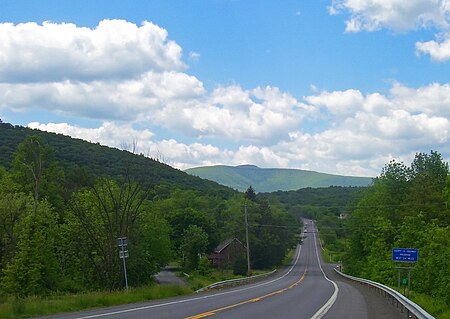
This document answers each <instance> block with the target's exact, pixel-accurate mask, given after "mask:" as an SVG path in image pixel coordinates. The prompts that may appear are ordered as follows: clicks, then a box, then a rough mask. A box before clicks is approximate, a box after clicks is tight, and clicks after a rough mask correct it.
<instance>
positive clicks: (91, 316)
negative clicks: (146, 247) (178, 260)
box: [74, 245, 302, 319]
mask: <svg viewBox="0 0 450 319" xmlns="http://www.w3.org/2000/svg"><path fill="white" fill-rule="evenodd" d="M301 251H302V246H301V245H299V250H298V254H297V258H296V259H295V262H294V263H293V265H292V266H291V268H290V269H289V270H288V272H286V273H285V274H284V275H283V276H281V277H278V278H276V279H273V280H271V281H267V282H264V283H261V284H258V285H255V286H251V287H245V288H240V289H234V290H231V291H225V292H221V293H217V294H213V295H207V296H202V297H195V298H191V299H183V300H178V301H171V302H166V303H162V304H157V305H151V306H143V307H137V308H131V309H124V310H119V311H112V312H105V313H99V314H96V315H90V316H85V317H77V318H74V319H91V318H99V317H106V316H112V315H119V314H123V313H128V312H134V311H140V310H146V309H151V308H157V307H163V306H171V305H176V304H181V303H186V302H191V301H198V300H202V299H209V298H213V297H218V296H223V295H228V294H231V293H235V292H240V291H245V290H249V289H254V288H257V287H261V286H265V285H268V284H271V283H273V282H275V281H278V280H280V279H283V278H284V277H286V276H287V275H289V274H290V273H291V272H292V270H293V269H294V267H295V266H296V265H297V263H298V260H299V259H300V253H301Z"/></svg>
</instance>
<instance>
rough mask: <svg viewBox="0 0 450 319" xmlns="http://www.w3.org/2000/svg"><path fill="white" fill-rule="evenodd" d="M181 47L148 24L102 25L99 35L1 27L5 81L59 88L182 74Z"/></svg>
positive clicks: (69, 27) (1, 77) (64, 27)
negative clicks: (64, 83)
mask: <svg viewBox="0 0 450 319" xmlns="http://www.w3.org/2000/svg"><path fill="white" fill-rule="evenodd" d="M181 54H182V50H181V47H180V46H179V45H178V44H176V43H175V42H173V41H170V40H168V39H167V31H166V30H164V29H162V28H160V27H158V26H156V25H154V24H152V23H151V22H143V23H142V25H141V26H137V25H135V24H134V23H130V22H127V21H124V20H103V21H101V22H100V23H99V24H98V26H97V27H96V28H95V29H89V28H83V27H77V26H76V25H74V24H71V23H63V24H56V23H51V22H44V23H43V24H42V25H38V24H36V23H33V22H29V23H22V24H17V25H14V24H11V23H0V61H1V62H2V63H0V81H1V82H11V81H13V82H55V81H64V80H77V81H78V80H79V81H92V80H102V79H111V78H118V79H124V78H133V77H136V76H140V75H141V74H142V73H145V72H148V71H156V72H163V71H180V70H183V69H184V68H185V65H184V64H183V62H182V61H181Z"/></svg>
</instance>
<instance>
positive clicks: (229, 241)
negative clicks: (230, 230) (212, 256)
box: [214, 237, 243, 254]
mask: <svg viewBox="0 0 450 319" xmlns="http://www.w3.org/2000/svg"><path fill="white" fill-rule="evenodd" d="M235 240H236V241H237V242H238V243H240V244H241V245H243V244H242V243H241V241H240V240H239V239H237V238H236V237H234V238H228V239H227V240H225V241H223V242H222V243H221V244H220V245H219V246H217V247H216V248H215V249H214V252H215V253H216V254H220V253H221V252H222V250H224V249H225V248H227V247H228V246H229V245H230V244H231V243H232V242H233V241H235Z"/></svg>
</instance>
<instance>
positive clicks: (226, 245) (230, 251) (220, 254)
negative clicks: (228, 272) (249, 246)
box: [208, 237, 246, 268]
mask: <svg viewBox="0 0 450 319" xmlns="http://www.w3.org/2000/svg"><path fill="white" fill-rule="evenodd" d="M242 257H244V258H245V257H246V247H245V245H244V244H243V243H242V242H241V241H240V240H239V239H237V238H236V237H234V238H229V239H227V240H225V241H224V242H223V243H221V244H220V245H219V246H217V247H216V248H215V249H214V252H213V253H212V254H210V255H208V259H209V260H210V261H211V264H212V265H213V266H214V267H218V268H233V266H234V262H235V261H236V259H238V258H242Z"/></svg>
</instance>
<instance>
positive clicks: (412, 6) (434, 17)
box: [328, 0, 450, 62]
mask: <svg viewBox="0 0 450 319" xmlns="http://www.w3.org/2000/svg"><path fill="white" fill-rule="evenodd" d="M328 12H329V14H330V15H336V14H339V13H341V12H348V13H350V18H349V19H348V20H347V21H346V28H345V31H346V32H360V31H369V32H371V31H377V30H380V29H389V30H393V31H395V32H406V31H410V30H417V29H422V28H433V29H437V30H439V31H442V32H443V34H440V35H437V36H436V37H437V38H438V39H437V40H436V41H424V42H420V41H419V42H417V43H416V52H417V53H418V54H429V55H430V57H431V58H432V59H433V60H434V61H437V62H445V61H448V60H450V38H449V37H450V36H449V33H448V30H449V28H450V1H449V0H390V1H386V0H371V1H367V0H332V4H331V5H330V6H329V7H328Z"/></svg>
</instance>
